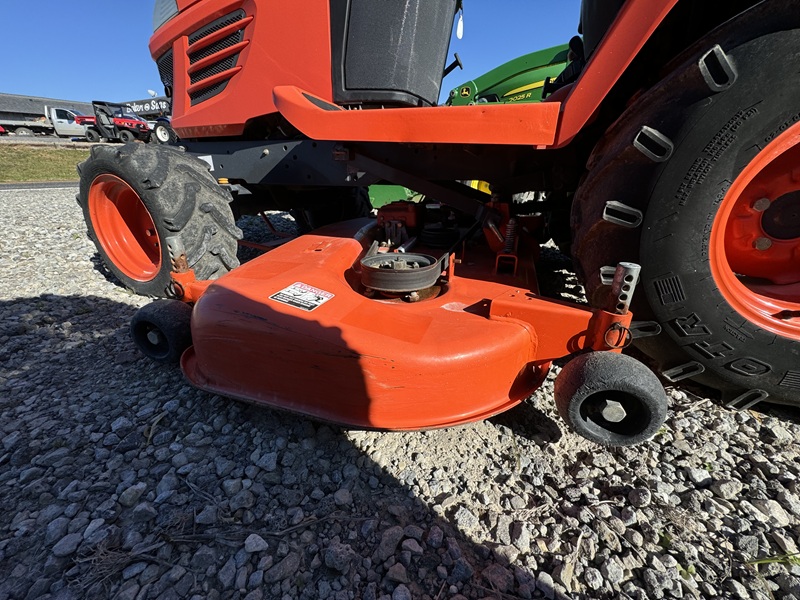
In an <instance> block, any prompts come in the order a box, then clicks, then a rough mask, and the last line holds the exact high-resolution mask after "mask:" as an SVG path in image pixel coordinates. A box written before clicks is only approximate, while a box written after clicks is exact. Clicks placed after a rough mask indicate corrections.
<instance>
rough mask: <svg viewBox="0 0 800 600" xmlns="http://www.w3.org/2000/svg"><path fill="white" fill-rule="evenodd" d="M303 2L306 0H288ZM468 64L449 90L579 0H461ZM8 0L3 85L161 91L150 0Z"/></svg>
mask: <svg viewBox="0 0 800 600" xmlns="http://www.w3.org/2000/svg"><path fill="white" fill-rule="evenodd" d="M272 1H280V0H272ZM290 1H295V2H298V3H300V2H302V0H290ZM464 5H465V7H464V38H463V39H462V40H456V39H455V38H454V39H453V42H452V44H451V46H450V54H451V55H452V53H453V52H458V53H459V55H460V56H461V60H462V62H463V63H464V70H463V71H458V70H456V71H455V72H454V73H453V74H452V75H450V76H449V77H448V78H447V79H446V80H445V82H444V84H443V86H442V89H443V90H445V92H446V91H447V90H449V89H451V88H453V87H455V86H457V85H459V84H460V83H462V82H464V81H468V80H469V79H472V78H473V77H477V76H478V75H480V74H482V73H485V72H486V71H488V70H490V69H492V68H494V67H496V66H498V65H500V64H502V63H504V62H506V61H507V60H510V59H512V58H515V57H517V56H520V55H522V54H526V53H528V52H533V51H534V50H540V49H542V48H548V47H550V46H555V45H556V44H563V43H566V42H567V41H568V40H569V38H570V37H572V36H573V35H575V33H576V30H577V24H578V13H579V7H580V0H555V1H547V0H464ZM31 6H32V5H31V3H30V2H12V1H10V0H5V1H4V2H3V8H2V11H1V12H0V20H2V22H3V24H4V25H3V33H2V35H0V56H2V57H3V59H4V60H3V65H2V67H0V92H5V93H9V94H23V95H30V96H45V97H50V98H60V99H65V100H80V101H91V100H109V101H123V100H135V99H140V98H146V97H147V90H149V89H152V90H155V91H157V92H158V93H159V94H160V93H162V92H163V88H162V86H161V82H160V81H159V78H158V71H157V69H156V67H155V64H154V63H153V61H152V59H151V58H150V53H149V51H148V48H147V43H148V40H149V38H150V35H151V33H152V14H153V1H152V0H128V1H126V2H121V1H119V0H70V1H69V2H64V1H63V0H59V1H56V0H39V1H38V2H36V3H35V11H32V10H31Z"/></svg>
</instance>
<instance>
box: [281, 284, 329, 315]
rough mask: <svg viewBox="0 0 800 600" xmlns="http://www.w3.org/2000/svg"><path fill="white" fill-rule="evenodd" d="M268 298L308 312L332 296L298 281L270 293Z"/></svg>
mask: <svg viewBox="0 0 800 600" xmlns="http://www.w3.org/2000/svg"><path fill="white" fill-rule="evenodd" d="M269 298H270V300H275V301H276V302H280V303H281V304H287V305H289V306H294V307H295V308H299V309H300V310H307V311H309V312H310V311H312V310H314V309H315V308H319V307H320V306H322V305H323V304H325V303H326V302H327V301H328V300H330V299H331V298H333V294H331V293H330V292H326V291H324V290H320V289H318V288H315V287H312V286H310V285H307V284H305V283H300V282H299V281H298V282H297V283H293V284H292V285H290V286H289V287H287V288H284V289H282V290H281V291H280V292H276V293H274V294H272V296H270V297H269Z"/></svg>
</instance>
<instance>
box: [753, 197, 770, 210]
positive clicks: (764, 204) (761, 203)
mask: <svg viewBox="0 0 800 600" xmlns="http://www.w3.org/2000/svg"><path fill="white" fill-rule="evenodd" d="M770 204H772V202H771V201H770V199H769V198H759V199H758V200H756V201H755V202H753V210H755V211H758V212H764V211H765V210H767V209H768V208H769V207H770Z"/></svg>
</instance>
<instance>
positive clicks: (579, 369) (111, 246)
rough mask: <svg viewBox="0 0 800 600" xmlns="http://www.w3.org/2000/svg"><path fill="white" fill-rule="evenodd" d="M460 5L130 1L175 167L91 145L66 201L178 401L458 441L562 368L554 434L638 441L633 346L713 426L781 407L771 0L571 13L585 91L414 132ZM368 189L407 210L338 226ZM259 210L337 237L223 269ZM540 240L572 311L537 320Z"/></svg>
mask: <svg viewBox="0 0 800 600" xmlns="http://www.w3.org/2000/svg"><path fill="white" fill-rule="evenodd" d="M458 7H459V0H446V1H437V2H433V1H431V0H412V1H411V2H410V3H409V2H405V3H394V4H392V3H389V4H387V3H380V5H378V4H376V3H374V2H370V1H369V0H342V1H341V2H330V1H329V0H309V1H308V2H304V3H302V7H300V6H299V5H298V3H293V2H267V1H266V0H204V1H203V2H198V1H197V0H178V1H177V2H167V1H163V2H162V1H157V2H156V11H155V25H156V31H155V33H154V35H153V37H152V39H151V41H150V50H151V53H152V55H153V57H154V59H155V60H156V62H157V64H158V67H159V71H160V73H161V77H162V80H163V83H164V85H165V88H166V91H167V94H168V95H170V96H171V98H172V102H173V121H172V124H173V127H174V128H175V130H176V132H177V133H178V135H179V136H180V137H181V140H182V141H181V145H182V147H183V148H184V149H185V151H183V152H181V151H178V150H177V149H174V148H169V147H165V146H158V147H154V148H147V147H142V146H139V147H133V146H129V147H126V149H124V150H122V151H120V152H111V151H110V149H107V148H106V149H103V148H100V147H98V148H95V149H94V151H93V153H92V157H91V158H90V159H89V160H88V161H87V162H85V163H84V164H83V165H82V167H81V171H82V175H81V191H80V196H79V198H80V203H81V204H82V206H83V208H84V214H85V216H86V219H87V223H88V229H89V232H90V235H91V236H92V238H93V239H94V240H95V242H96V244H97V248H98V252H99V253H100V255H101V256H102V257H103V259H104V261H105V263H106V265H107V266H108V268H109V269H110V270H111V271H112V272H113V273H115V274H116V275H117V277H118V278H119V279H120V281H122V282H123V283H124V284H125V285H127V286H128V287H130V288H132V289H134V290H136V291H137V292H139V293H141V294H146V295H152V296H164V295H166V296H169V297H171V298H173V300H167V301H160V302H156V303H153V304H151V305H149V306H147V307H145V308H143V309H141V311H140V312H139V313H137V316H136V317H135V319H134V322H133V326H132V331H133V334H134V339H135V341H136V342H137V344H138V345H139V346H140V348H142V350H143V351H144V352H145V353H147V354H148V355H149V356H152V357H153V358H156V359H160V360H168V359H177V358H178V357H181V364H182V368H183V372H184V374H185V375H186V376H187V378H189V379H190V380H191V381H192V383H194V384H195V385H197V386H198V387H201V388H204V389H208V390H211V391H213V392H216V393H221V394H225V395H228V396H231V397H234V398H240V399H244V400H248V401H252V402H258V403H264V404H269V405H273V406H278V407H281V408H286V409H289V410H296V411H300V412H303V413H306V414H311V415H314V416H316V417H319V418H325V419H329V420H332V421H337V422H341V423H346V424H351V425H356V426H361V427H378V428H388V429H408V428H419V427H437V426H447V425H452V424H456V423H461V422H465V421H468V420H472V419H480V418H484V417H486V416H488V415H491V414H494V413H497V412H499V411H502V410H505V409H507V408H509V407H510V406H513V405H515V404H517V403H518V402H520V401H521V400H523V399H524V398H525V397H526V396H527V395H528V394H529V393H530V392H531V391H532V390H533V389H535V388H536V387H537V386H538V385H539V384H540V383H541V382H542V381H543V379H544V377H545V375H546V373H547V370H548V368H549V365H550V362H551V361H552V360H553V359H555V358H556V357H559V356H574V358H572V360H571V361H570V362H568V363H567V365H566V366H565V367H564V369H563V370H562V372H561V374H560V375H559V377H558V379H557V381H556V403H557V405H558V408H559V410H560V412H561V414H562V415H563V416H564V418H565V419H566V420H567V421H568V422H569V424H570V425H571V426H572V427H573V428H574V429H575V430H577V431H578V432H580V433H582V434H583V435H585V436H587V437H588V438H590V439H592V440H595V441H597V442H600V443H607V444H630V443H635V442H638V441H641V440H643V439H646V438H647V437H649V436H650V435H652V434H653V433H654V432H655V431H656V430H657V429H658V427H659V426H660V424H661V422H662V421H663V419H664V415H665V412H666V399H665V396H664V392H663V390H662V388H661V387H660V385H659V383H658V381H657V380H655V379H654V376H653V375H652V373H651V372H650V371H649V370H648V369H646V368H645V367H644V366H643V365H642V364H641V363H639V362H637V361H635V360H633V359H631V358H630V357H627V356H625V355H623V354H620V350H622V349H624V348H626V347H628V346H629V345H630V344H631V342H634V343H636V345H637V346H638V347H639V349H640V351H642V352H644V353H645V354H646V355H648V356H649V363H650V365H651V367H652V368H653V369H655V370H656V371H658V372H659V373H660V374H661V376H662V378H663V379H665V380H667V381H669V382H689V381H690V380H691V381H694V382H698V383H700V384H703V385H706V386H711V387H712V388H714V389H716V390H718V392H719V395H720V397H721V398H722V399H723V400H724V401H725V402H726V403H728V404H729V405H730V406H734V407H737V408H744V407H749V406H753V405H754V404H756V403H758V402H761V401H765V400H766V401H770V402H778V403H786V404H794V405H797V404H798V403H799V400H800V293H799V292H798V286H800V259H799V258H798V257H800V224H799V223H798V214H799V213H800V184H799V183H798V179H797V177H796V165H797V163H798V160H800V123H798V119H797V106H798V105H800V87H798V86H796V85H795V84H794V80H793V78H792V77H791V76H790V73H791V72H792V71H791V67H789V66H788V65H790V64H793V63H794V62H796V61H797V60H800V59H799V58H798V57H800V11H798V10H797V6H796V2H793V1H789V0H770V1H769V2H759V1H756V0H732V1H730V2H726V3H722V4H720V3H709V2H700V1H697V0H626V1H623V0H615V1H609V0H584V2H583V6H582V14H581V24H582V32H583V39H582V42H583V46H584V48H583V53H582V54H583V58H584V59H585V66H584V64H581V65H571V66H568V67H567V69H568V71H569V72H566V71H565V74H564V76H559V77H558V78H556V80H555V81H554V82H552V83H553V85H554V86H555V87H558V88H560V89H557V90H555V91H554V93H552V94H551V95H549V96H548V97H547V99H546V100H545V101H544V102H541V103H538V104H526V105H515V104H496V105H492V104H476V105H472V106H444V107H443V106H436V102H437V99H438V96H439V91H440V83H441V78H442V77H441V76H442V73H443V71H444V69H445V65H446V62H447V54H448V43H449V39H450V32H451V28H452V24H453V17H454V14H455V13H456V11H457V9H458ZM406 11H412V12H413V14H414V19H413V22H414V23H415V27H416V29H415V31H414V35H399V34H398V32H399V31H400V30H401V29H402V27H403V26H404V25H405V26H407V24H408V22H409V20H408V19H407V16H408V15H407V12H406ZM298 31H302V32H303V35H297V32H298ZM778 56H779V57H781V59H780V60H776V59H775V57H778ZM552 90H554V87H551V88H550V91H552ZM200 158H202V160H200ZM466 180H483V181H486V182H489V184H490V185H491V189H492V194H491V196H490V195H488V194H483V193H480V192H478V191H476V190H473V189H472V188H470V187H469V186H467V185H463V184H461V183H459V182H461V181H466ZM378 181H388V182H392V183H396V184H400V185H404V186H406V187H409V188H411V189H414V190H416V191H418V192H420V193H423V194H425V196H426V198H428V200H426V201H425V202H423V203H420V204H414V203H401V204H396V205H389V206H388V207H385V208H382V209H381V210H380V211H379V213H378V218H377V221H375V220H363V219H362V220H358V219H357V220H353V221H343V220H345V219H348V218H350V217H359V216H360V215H362V214H363V213H364V209H365V208H366V207H365V206H364V205H363V201H362V198H363V196H362V194H361V193H360V190H361V189H362V188H363V186H366V185H370V184H372V183H375V182H378ZM143 182H144V183H143ZM532 190H534V191H539V192H545V194H544V195H542V194H534V195H531V197H532V198H533V199H532V200H530V201H529V202H522V203H520V202H514V201H513V195H514V194H515V193H517V192H524V191H532ZM266 209H284V210H289V209H291V210H293V211H294V212H293V214H298V215H301V216H300V218H301V220H303V219H305V220H306V221H307V223H306V224H307V225H309V226H311V227H313V226H317V225H320V224H324V223H326V222H334V221H343V222H342V223H339V224H336V225H330V226H328V227H326V228H323V229H318V230H316V231H313V232H312V233H311V234H309V235H306V236H301V237H299V238H297V239H295V240H293V241H290V242H288V243H286V244H284V245H283V246H281V247H280V248H279V249H277V250H273V251H272V252H270V253H267V254H266V255H264V256H262V257H261V258H258V259H256V260H253V261H251V262H250V263H248V264H247V265H245V266H242V267H239V266H238V261H237V259H236V248H237V241H238V238H239V237H240V231H239V230H238V229H237V227H236V225H235V218H234V217H235V215H238V214H241V213H242V212H244V211H250V210H255V211H259V210H266ZM551 237H552V238H553V239H554V240H556V241H557V242H558V243H559V245H560V246H561V247H562V248H563V249H564V250H565V251H567V252H569V253H570V254H571V255H572V257H573V259H574V261H575V264H576V268H577V271H578V274H579V277H580V278H581V280H582V282H583V284H584V286H585V288H586V293H587V296H588V299H589V303H590V306H589V307H586V306H580V305H574V304H565V303H563V302H557V301H553V300H548V299H546V298H543V297H541V296H540V295H539V294H538V293H537V284H536V275H535V258H536V256H537V248H538V241H540V240H545V239H548V238H551ZM412 243H415V244H416V245H415V246H413V248H412ZM379 248H380V249H381V250H388V252H387V253H382V252H380V251H379V250H378V249H379ZM402 250H406V251H407V252H405V253H404V252H402ZM411 250H413V253H412V252H411ZM398 251H399V252H398ZM638 265H640V266H641V272H639V266H638ZM637 282H638V285H639V288H638V289H639V290H641V291H640V293H639V294H638V295H637V297H636V298H635V299H633V298H632V295H633V291H634V287H635V284H636V283H637ZM642 292H643V293H642ZM631 301H633V302H634V304H633V307H634V311H635V314H636V318H637V320H636V321H631V319H632V317H631V313H630V312H629V311H628V306H629V303H630V302H631Z"/></svg>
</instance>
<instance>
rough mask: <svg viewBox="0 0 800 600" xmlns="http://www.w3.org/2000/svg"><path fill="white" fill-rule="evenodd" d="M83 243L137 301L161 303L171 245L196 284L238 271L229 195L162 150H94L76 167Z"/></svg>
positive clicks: (197, 164)
mask: <svg viewBox="0 0 800 600" xmlns="http://www.w3.org/2000/svg"><path fill="white" fill-rule="evenodd" d="M78 172H79V173H80V192H79V194H78V203H79V204H80V206H81V208H82V210H83V216H84V219H85V220H86V225H87V229H88V235H89V238H90V239H91V240H92V241H93V242H94V243H95V246H96V247H97V251H98V253H99V254H100V257H101V258H102V260H103V263H104V264H105V266H106V267H107V268H108V270H109V271H110V272H111V273H113V275H114V276H115V277H116V278H117V279H118V280H119V281H120V282H121V283H122V284H123V285H124V286H125V287H127V288H129V289H130V290H132V291H133V292H135V293H137V294H140V295H142V296H149V297H154V298H157V297H166V296H168V295H169V289H170V283H171V279H170V273H171V271H172V260H171V256H170V250H169V246H168V245H169V244H170V243H174V244H175V246H176V247H181V246H182V247H183V249H184V250H185V253H186V258H187V261H188V263H189V267H191V268H192V269H194V272H195V275H196V277H197V278H198V279H216V278H217V277H219V276H221V275H224V274H225V273H227V272H228V271H230V270H231V269H233V268H235V267H237V266H238V265H239V261H238V259H237V258H236V251H237V246H238V244H237V240H239V239H240V238H241V236H242V232H241V230H239V228H237V227H236V224H235V223H234V219H233V213H232V212H231V208H230V206H229V203H230V201H231V197H230V195H229V194H228V193H227V192H225V191H224V190H223V189H222V188H221V187H220V186H219V185H218V184H217V183H216V181H215V180H214V178H213V177H212V176H211V174H210V173H209V171H208V165H207V164H206V163H204V162H203V161H201V160H199V159H197V158H194V157H192V156H190V155H187V154H185V153H184V152H182V151H181V150H179V149H177V148H170V147H168V146H147V145H144V144H128V145H125V146H122V147H119V146H94V147H93V148H92V151H91V155H90V156H89V158H88V159H87V160H86V161H84V162H83V163H81V164H80V165H78Z"/></svg>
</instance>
